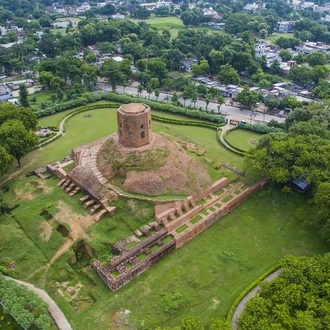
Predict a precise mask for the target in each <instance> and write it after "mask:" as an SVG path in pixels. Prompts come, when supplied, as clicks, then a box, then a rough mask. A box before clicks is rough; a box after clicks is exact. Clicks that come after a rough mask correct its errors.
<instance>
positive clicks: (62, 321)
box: [4, 276, 72, 330]
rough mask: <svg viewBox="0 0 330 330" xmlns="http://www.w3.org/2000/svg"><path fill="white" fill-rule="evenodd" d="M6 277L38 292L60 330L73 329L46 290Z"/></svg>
mask: <svg viewBox="0 0 330 330" xmlns="http://www.w3.org/2000/svg"><path fill="white" fill-rule="evenodd" d="M4 277H5V279H6V280H11V281H14V282H16V283H18V284H21V285H24V286H25V287H27V288H28V289H29V290H31V291H33V292H34V293H36V294H37V295H38V296H39V297H40V298H41V299H42V300H43V301H44V302H45V303H46V304H47V305H48V311H49V313H50V315H51V316H52V318H53V319H54V321H55V323H56V325H57V327H58V328H59V330H72V328H71V325H70V323H69V322H68V320H67V319H66V317H65V316H64V314H63V312H62V311H61V310H60V309H59V308H58V306H57V304H56V303H55V301H54V300H53V299H52V298H51V297H49V295H48V294H47V292H46V291H44V290H41V289H38V288H36V287H35V286H34V285H32V284H30V283H26V282H23V281H20V280H16V279H14V278H11V277H8V276H4Z"/></svg>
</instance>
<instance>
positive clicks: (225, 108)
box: [97, 82, 285, 123]
mask: <svg viewBox="0 0 330 330" xmlns="http://www.w3.org/2000/svg"><path fill="white" fill-rule="evenodd" d="M97 88H98V89H99V90H102V91H103V92H111V91H112V89H111V87H110V86H109V85H108V84H107V83H103V82H99V83H97ZM116 92H117V93H124V92H125V93H126V94H130V95H133V96H138V90H137V87H132V86H130V87H123V86H117V89H116ZM141 97H142V98H145V99H149V93H147V92H146V91H143V92H142V93H141ZM171 97H172V95H171V94H166V93H160V94H159V97H158V101H164V102H170V100H171ZM150 99H151V100H156V97H155V94H153V93H151V94H150ZM179 102H180V103H181V104H183V103H184V100H183V99H182V98H179ZM189 105H190V100H186V106H189ZM195 106H196V108H197V109H199V108H201V109H202V110H205V107H206V103H205V101H203V100H200V99H199V100H198V101H197V102H196V105H195ZM207 109H208V110H213V111H214V112H215V113H218V104H217V103H214V102H210V103H209V105H208V107H207ZM219 113H221V114H224V115H226V116H228V117H229V118H231V119H237V120H246V121H247V122H248V123H263V122H265V123H268V122H269V121H271V120H272V119H273V120H276V121H278V122H279V123H282V122H284V120H285V118H280V117H277V116H272V115H268V114H263V113H261V112H252V111H250V110H240V109H239V108H237V107H233V106H230V105H225V104H223V105H221V107H220V112H219Z"/></svg>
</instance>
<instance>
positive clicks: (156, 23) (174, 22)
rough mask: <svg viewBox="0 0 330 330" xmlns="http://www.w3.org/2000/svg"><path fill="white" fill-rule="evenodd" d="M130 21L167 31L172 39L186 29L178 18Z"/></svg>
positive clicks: (202, 28)
mask: <svg viewBox="0 0 330 330" xmlns="http://www.w3.org/2000/svg"><path fill="white" fill-rule="evenodd" d="M130 20H131V21H133V22H139V21H143V22H146V23H148V24H150V25H151V26H153V27H155V28H156V29H158V30H164V29H168V30H170V32H171V36H172V39H173V38H176V37H177V35H178V33H179V31H180V30H183V29H186V27H185V26H184V24H183V22H182V20H181V19H180V18H178V17H173V16H170V17H151V18H147V19H144V20H139V19H130ZM189 29H190V30H212V31H214V32H217V33H220V34H226V32H224V31H219V30H214V29H211V28H208V27H199V26H198V27H189Z"/></svg>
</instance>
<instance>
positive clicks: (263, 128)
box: [238, 123, 283, 134]
mask: <svg viewBox="0 0 330 330" xmlns="http://www.w3.org/2000/svg"><path fill="white" fill-rule="evenodd" d="M238 128H242V129H246V130H249V131H252V132H256V133H262V134H267V133H276V132H283V129H282V128H279V127H273V126H267V125H263V124H254V125H251V124H248V123H246V124H239V125H238Z"/></svg>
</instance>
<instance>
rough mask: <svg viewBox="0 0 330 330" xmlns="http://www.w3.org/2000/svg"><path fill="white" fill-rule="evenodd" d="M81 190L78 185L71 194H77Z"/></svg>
mask: <svg viewBox="0 0 330 330" xmlns="http://www.w3.org/2000/svg"><path fill="white" fill-rule="evenodd" d="M79 191H80V188H79V187H76V188H75V189H74V190H72V191H71V192H70V194H69V196H70V197H72V196H74V195H75V194H77V193H78V192H79Z"/></svg>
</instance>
